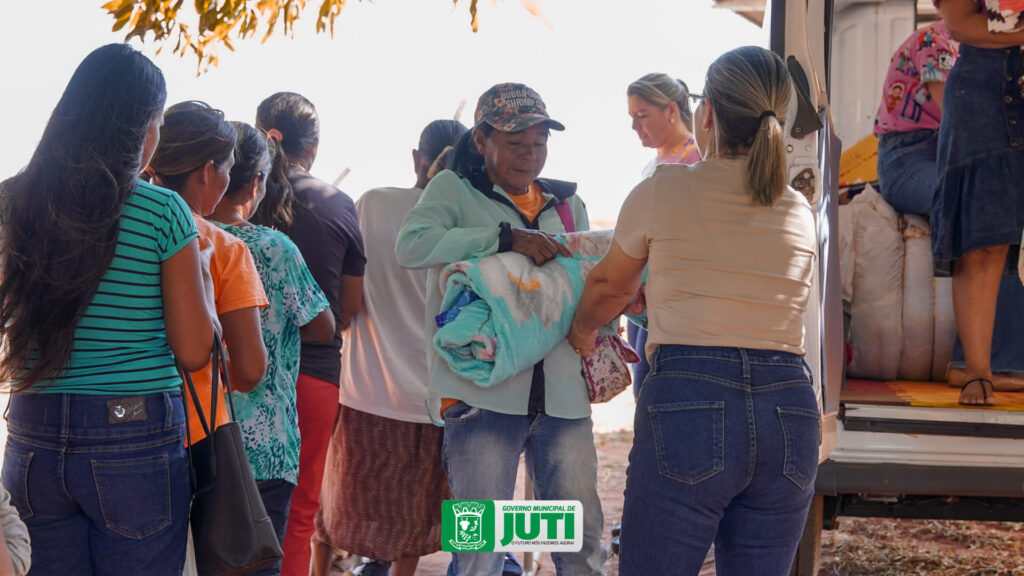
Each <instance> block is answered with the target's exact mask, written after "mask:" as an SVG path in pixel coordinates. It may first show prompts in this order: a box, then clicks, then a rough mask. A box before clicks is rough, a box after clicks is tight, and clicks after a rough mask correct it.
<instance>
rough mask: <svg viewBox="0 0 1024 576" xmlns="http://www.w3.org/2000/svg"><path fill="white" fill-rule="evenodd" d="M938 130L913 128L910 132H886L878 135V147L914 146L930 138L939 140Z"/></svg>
mask: <svg viewBox="0 0 1024 576" xmlns="http://www.w3.org/2000/svg"><path fill="white" fill-rule="evenodd" d="M938 137H939V131H938V130H911V131H909V132H886V133H885V134H882V135H881V136H879V137H878V147H879V148H888V147H897V148H902V147H903V146H913V145H914V144H920V143H921V142H928V141H929V140H938Z"/></svg>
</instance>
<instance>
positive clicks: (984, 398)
mask: <svg viewBox="0 0 1024 576" xmlns="http://www.w3.org/2000/svg"><path fill="white" fill-rule="evenodd" d="M975 382H978V383H979V385H980V386H981V403H975V404H969V403H967V402H960V404H961V405H963V406H991V404H990V403H989V400H991V399H992V396H993V394H992V392H991V390H992V381H991V380H989V379H988V378H971V379H970V380H968V381H967V382H964V385H963V386H961V387H960V393H961V394H963V391H964V389H966V388H967V387H968V386H970V385H971V384H974V383H975ZM986 383H987V384H988V388H986V387H985V384H986Z"/></svg>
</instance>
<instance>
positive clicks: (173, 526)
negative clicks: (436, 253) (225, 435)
mask: <svg viewBox="0 0 1024 576" xmlns="http://www.w3.org/2000/svg"><path fill="white" fill-rule="evenodd" d="M165 98H166V89H165V84H164V78H163V74H162V73H161V72H160V70H159V69H158V68H157V67H156V66H154V65H153V63H152V62H150V61H149V60H148V59H147V58H146V57H145V56H143V55H142V54H141V53H139V52H137V51H136V50H134V49H132V48H131V47H129V46H128V45H125V44H110V45H107V46H103V47H101V48H98V49H97V50H95V51H93V52H92V53H91V54H89V56H87V57H86V58H85V60H84V61H83V62H82V63H81V64H80V65H79V67H78V69H77V70H76V71H75V73H74V75H73V76H72V78H71V81H70V82H69V83H68V85H67V88H65V91H64V94H63V96H62V97H61V99H60V101H59V102H58V103H57V106H56V108H55V109H54V111H53V114H52V115H51V116H50V120H49V122H48V124H47V126H46V129H45V131H44V132H43V136H42V138H41V140H40V142H39V145H38V147H37V148H36V151H35V153H34V154H33V156H32V159H31V160H30V161H29V164H28V166H26V167H25V169H24V170H22V171H21V172H20V173H18V174H17V175H16V176H14V177H12V178H10V179H8V180H6V181H5V182H3V183H2V184H0V190H2V191H0V220H2V223H0V230H2V232H0V243H2V247H0V249H2V254H3V258H2V260H0V262H2V264H0V266H2V268H0V338H2V340H3V342H4V346H3V348H2V358H0V379H2V380H3V381H5V382H10V385H11V387H12V389H13V391H14V392H15V393H14V394H13V396H12V397H11V402H10V409H9V413H8V416H7V421H8V431H9V437H8V441H7V447H6V452H5V458H4V464H3V483H4V485H5V486H6V487H8V489H9V490H10V491H11V496H12V501H13V502H14V504H15V505H16V506H17V507H18V511H19V512H20V513H21V517H22V518H23V519H24V521H25V523H26V525H27V526H28V528H29V532H30V534H31V538H32V573H33V574H42V575H48V574H54V575H61V576H63V575H64V574H69V573H75V574H94V573H97V574H158V575H159V574H166V575H173V574H181V570H182V564H183V562H184V557H185V540H186V530H187V526H188V510H189V501H190V498H191V488H190V484H189V479H188V464H187V460H186V455H185V450H184V411H183V406H182V402H181V394H180V385H181V379H180V378H179V377H178V372H177V369H176V368H175V359H177V361H178V362H179V363H180V364H182V365H183V366H184V367H185V368H187V369H196V368H199V367H201V366H202V365H203V364H205V363H206V362H207V361H208V360H209V356H210V350H211V346H212V341H213V335H212V334H213V331H212V326H211V322H210V315H209V312H208V310H207V306H206V301H205V298H204V293H203V283H202V278H201V272H200V263H199V262H200V260H199V243H198V241H197V240H196V236H197V234H196V228H195V225H194V224H193V223H192V219H191V218H190V217H189V212H188V207H187V206H185V204H184V203H183V202H182V201H181V198H179V197H178V196H177V195H176V194H174V193H173V192H170V191H168V190H164V189H162V188H158V187H156V186H151V185H149V184H147V183H145V182H140V181H139V180H138V174H139V172H140V170H141V169H142V167H144V166H145V165H146V164H148V162H149V159H150V158H151V157H152V155H153V151H154V150H155V149H156V146H157V142H158V141H159V138H160V125H161V122H162V113H163V106H164V100H165Z"/></svg>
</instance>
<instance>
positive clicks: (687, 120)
mask: <svg viewBox="0 0 1024 576" xmlns="http://www.w3.org/2000/svg"><path fill="white" fill-rule="evenodd" d="M626 96H627V97H628V98H627V101H626V103H627V105H628V106H629V117H630V118H632V119H633V130H634V131H635V132H636V135H637V136H639V137H640V143H641V144H643V146H644V147H645V148H655V149H657V150H658V155H657V156H656V157H655V158H653V159H652V160H651V161H650V162H648V163H647V166H645V167H644V171H643V173H642V175H643V177H644V178H647V177H649V176H650V175H651V174H654V169H655V168H657V167H658V165H660V164H687V165H693V164H696V163H697V162H700V153H699V152H698V151H697V141H696V140H694V138H693V111H692V110H690V98H691V97H692V96H691V95H690V89H689V88H688V87H687V86H686V82H683V81H682V80H676V79H675V78H673V77H671V76H669V75H668V74H662V73H659V72H653V73H651V74H645V75H644V76H643V77H642V78H640V79H639V80H637V81H636V82H633V83H632V84H630V85H629V88H627V89H626ZM627 330H628V332H627V336H628V339H629V345H630V346H632V347H633V349H634V350H639V351H640V362H638V363H636V364H634V365H633V395H634V396H635V397H637V398H639V397H640V387H641V386H642V385H643V383H644V379H645V378H646V377H647V373H648V372H650V371H651V367H650V365H649V364H648V363H647V355H646V354H644V353H643V349H644V346H645V345H646V343H647V330H645V329H644V328H641V327H640V326H637V325H636V324H634V323H632V322H630V323H629V325H628V327H627Z"/></svg>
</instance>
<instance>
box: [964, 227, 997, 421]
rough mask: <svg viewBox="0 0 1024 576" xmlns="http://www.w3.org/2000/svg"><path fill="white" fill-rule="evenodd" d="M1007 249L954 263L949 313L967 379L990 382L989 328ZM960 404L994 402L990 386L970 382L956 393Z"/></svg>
mask: <svg viewBox="0 0 1024 576" xmlns="http://www.w3.org/2000/svg"><path fill="white" fill-rule="evenodd" d="M1008 249H1009V247H1008V246H994V247H991V248H982V249H980V250H974V251H971V252H968V253H967V254H964V255H963V257H962V258H960V259H959V260H957V262H956V264H955V266H954V269H953V310H954V311H955V312H956V327H957V330H958V331H959V333H960V342H961V343H962V344H963V347H964V360H965V361H966V363H967V370H966V372H967V380H973V379H975V378H985V379H986V380H991V379H992V367H991V356H992V328H993V326H994V325H995V320H996V298H997V296H998V295H999V280H1000V277H1001V276H1002V274H1003V268H1004V267H1005V265H1006V254H1007V251H1008ZM960 402H961V403H962V404H992V403H994V401H993V398H992V389H991V385H990V384H985V383H983V382H974V383H972V384H971V385H969V386H967V387H966V388H965V389H964V390H963V391H961V392H960Z"/></svg>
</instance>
